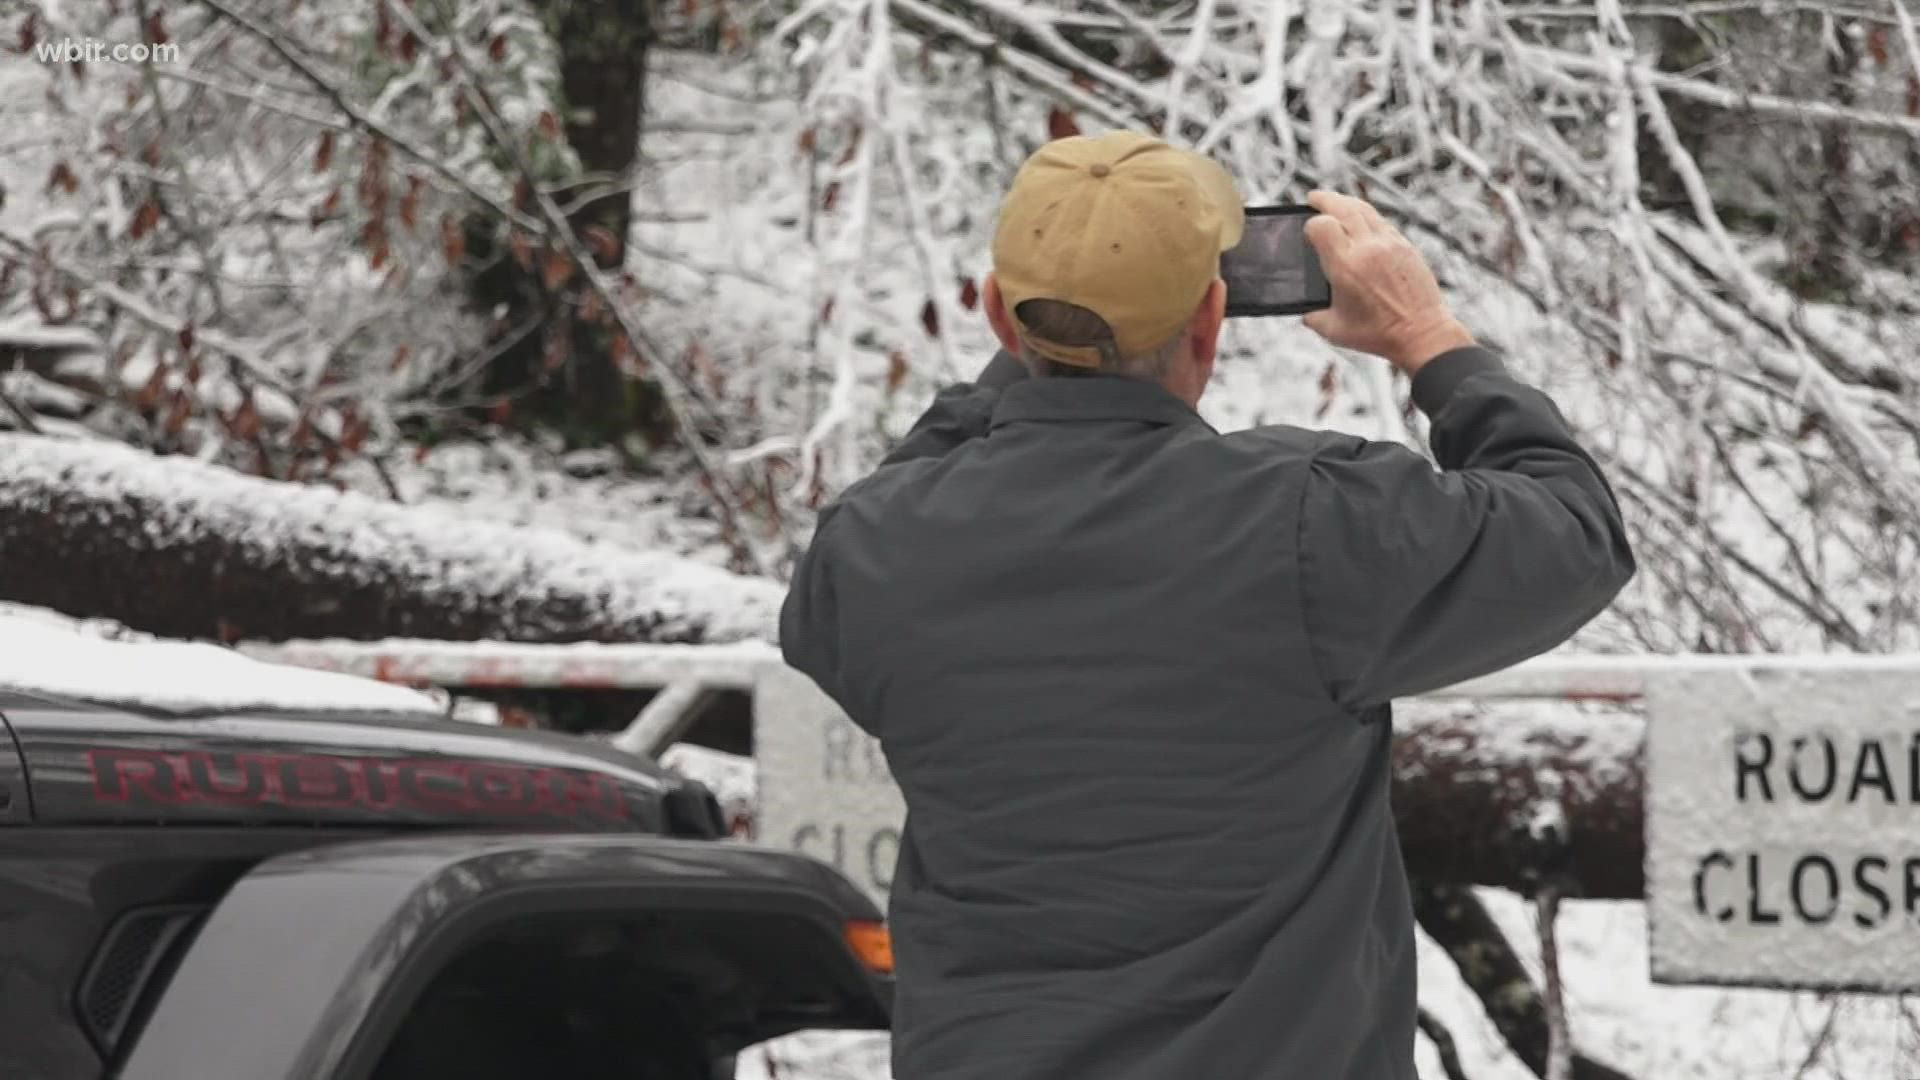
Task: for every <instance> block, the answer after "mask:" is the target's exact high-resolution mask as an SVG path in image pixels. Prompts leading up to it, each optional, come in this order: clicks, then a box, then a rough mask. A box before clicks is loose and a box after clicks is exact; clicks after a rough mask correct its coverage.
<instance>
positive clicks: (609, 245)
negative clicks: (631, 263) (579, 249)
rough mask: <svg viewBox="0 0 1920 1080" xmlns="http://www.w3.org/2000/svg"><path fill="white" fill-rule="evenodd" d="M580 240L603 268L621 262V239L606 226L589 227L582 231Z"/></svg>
mask: <svg viewBox="0 0 1920 1080" xmlns="http://www.w3.org/2000/svg"><path fill="white" fill-rule="evenodd" d="M580 238H581V239H582V240H584V241H585V242H586V245H587V250H588V251H591V252H593V257H594V259H595V261H597V262H598V263H599V264H600V265H601V266H612V265H614V264H616V263H618V262H619V261H620V238H619V237H617V236H615V235H613V230H612V229H609V228H607V227H606V226H605V225H589V226H587V227H586V228H584V229H582V230H580Z"/></svg>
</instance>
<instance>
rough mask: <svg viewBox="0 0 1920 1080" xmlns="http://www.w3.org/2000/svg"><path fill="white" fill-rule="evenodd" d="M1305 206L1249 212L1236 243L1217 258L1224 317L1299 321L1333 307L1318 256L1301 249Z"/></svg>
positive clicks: (1303, 246)
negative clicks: (1292, 317)
mask: <svg viewBox="0 0 1920 1080" xmlns="http://www.w3.org/2000/svg"><path fill="white" fill-rule="evenodd" d="M1317 212H1318V211H1316V210H1314V209H1313V207H1311V206H1291V205H1290V206H1249V207H1247V210H1246V228H1245V229H1244V230H1243V231H1242V233H1241V235H1240V243H1239V244H1237V245H1236V246H1234V247H1233V248H1231V249H1229V250H1228V251H1226V252H1223V253H1222V254H1221V256H1220V277H1221V278H1222V279H1224V280H1225V281H1226V283H1227V314H1228V315H1301V314H1304V313H1306V312H1309V311H1318V310H1320V309H1321V308H1324V307H1328V306H1330V305H1331V304H1332V303H1333V289H1332V288H1331V287H1330V286H1329V285H1328V284H1327V275H1326V271H1324V270H1322V269H1321V267H1320V256H1319V255H1317V254H1316V253H1315V252H1314V250H1313V245H1311V244H1309V243H1307V236H1306V225H1307V219H1308V218H1310V217H1312V216H1314V214H1316V213H1317Z"/></svg>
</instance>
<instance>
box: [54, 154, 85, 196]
mask: <svg viewBox="0 0 1920 1080" xmlns="http://www.w3.org/2000/svg"><path fill="white" fill-rule="evenodd" d="M79 186H80V178H79V177H77V176H75V175H74V174H73V169H72V168H70V167H69V166H68V165H67V163H66V162H64V161H61V162H56V163H55V164H54V166H53V169H52V171H51V172H49V173H47V194H49V195H51V194H53V192H54V190H55V189H56V188H57V189H59V190H60V191H63V192H65V193H66V194H68V195H71V194H73V193H74V190H75V189H76V188H78V187H79Z"/></svg>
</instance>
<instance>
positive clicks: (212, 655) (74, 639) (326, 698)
mask: <svg viewBox="0 0 1920 1080" xmlns="http://www.w3.org/2000/svg"><path fill="white" fill-rule="evenodd" d="M0 690H15V691H20V692H23V693H29V694H42V695H47V696H51V697H61V698H70V699H75V700H79V701H88V702H94V703H97V704H101V705H116V706H122V707H128V708H140V709H151V710H158V711H161V712H169V713H186V712H208V711H236V712H237V711H259V710H273V711H279V710H291V709H299V710H321V711H330V712H331V711H353V712H377V713H395V714H403V715H411V716H427V717H438V716H441V715H444V713H445V709H444V707H443V706H442V705H441V704H440V702H439V701H437V700H435V698H434V697H433V696H431V695H428V694H423V693H419V692H416V691H413V690H408V689H405V688H403V687H398V686H391V685H389V684H387V683H380V682H374V681H373V680H371V679H359V678H354V677H353V676H350V675H335V674H332V673H330V672H323V671H311V670H308V669H306V668H295V667H285V666H281V665H278V664H264V663H261V662H259V661H257V660H251V659H249V658H247V657H245V656H242V655H240V654H239V653H236V652H234V651H232V650H230V649H223V648H220V647H219V646H216V645H199V644H190V643H186V642H178V641H162V640H159V639H155V638H150V637H147V636H145V635H137V636H129V637H125V638H121V639H117V640H116V639H114V638H109V637H104V636H101V629H100V626H99V624H83V623H77V622H74V621H72V620H67V619H63V618H61V617H59V616H56V615H52V614H50V613H46V612H39V611H36V610H35V609H31V608H23V607H20V606H18V605H12V604H0Z"/></svg>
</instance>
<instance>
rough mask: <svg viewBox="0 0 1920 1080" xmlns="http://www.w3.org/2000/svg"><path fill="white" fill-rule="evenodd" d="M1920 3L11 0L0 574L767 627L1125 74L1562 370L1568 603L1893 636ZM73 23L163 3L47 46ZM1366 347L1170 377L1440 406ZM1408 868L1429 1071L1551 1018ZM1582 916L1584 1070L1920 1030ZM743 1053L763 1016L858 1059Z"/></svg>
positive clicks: (586, 707)
mask: <svg viewBox="0 0 1920 1080" xmlns="http://www.w3.org/2000/svg"><path fill="white" fill-rule="evenodd" d="M1915 18H1916V17H1915V16H1914V15H1913V14H1912V13H1911V11H1910V10H1909V6H1908V4H1907V2H1906V0H1860V2H1858V3H1851V4H1844V3H1826V2H1815V0H1801V2H1795V0H1670V2H1665V3H1627V2H1623V0H1595V2H1591V3H1588V2H1558V0H1544V2H1533V3H1522V2H1507V0H1399V2H1388V0H1265V2H1261V3H1241V2H1237V0H1063V2H1059V3H1042V2H1038V0H756V2H740V0H660V2H654V0H644V2H643V0H619V2H605V3H595V2H592V0H463V2H459V3H455V2H453V0H167V2H164V3H162V2H160V0H0V47H3V48H4V51H0V600H4V601H10V602H14V603H18V604H23V605H30V606H33V607H36V608H45V609H53V610H56V611H59V612H63V613H66V614H68V615H72V616H83V617H89V618H105V619H111V620H114V621H116V622H117V623H120V624H124V625H125V626H128V627H131V628H133V629H135V630H141V631H148V632H153V633H158V634H165V635H170V636H175V637H190V638H203V639H212V640H221V641H229V642H231V641H237V640H242V639H251V640H280V639H289V638H313V637H352V638H381V637H387V636H410V637H431V638H452V639H476V638H500V639H508V640H519V641H571V640H603V641H663V642H670V641H687V642H702V641H708V642H717V641H729V640H739V639H747V638H770V637H771V636H772V633H773V613H774V611H775V610H776V609H777V605H778V601H779V596H780V593H781V588H780V584H779V583H780V581H781V579H782V577H783V575H784V574H785V572H786V570H787V568H788V567H789V566H790V565H791V562H792V560H793V557H794V555H795V553H796V552H797V551H798V550H800V549H801V548H802V547H803V546H804V544H805V543H806V541H807V538H808V535H809V532H810V529H811V520H812V512H813V510H814V509H815V508H816V507H818V506H819V505H820V503H821V502H822V500H823V499H825V498H827V497H830V496H831V495H832V493H833V492H835V491H837V490H838V489H839V488H840V487H842V486H844V485H845V484H846V483H848V482H850V481H851V480H852V479H854V478H856V477H858V476H860V475H861V474H862V472H863V470H864V469H866V468H867V467H869V466H870V465H871V464H872V463H873V462H874V461H875V460H876V458H877V456H878V455H879V454H880V453H881V452H883V450H884V448H885V447H886V446H887V445H888V444H889V442H890V440H891V439H893V438H896V437H897V436H898V435H899V434H900V433H901V432H902V431H903V430H904V428H905V426H906V425H907V424H908V423H909V422H910V421H911V419H912V418H913V416H914V415H916V414H917V412H918V410H919V409H920V408H921V407H922V406H923V405H924V403H925V402H926V400H927V398H928V397H929V396H930V394H931V393H932V391H933V390H934V388H936V387H937V386H939V385H940V384H942V383H944V382H947V381H952V380H955V379H960V378H966V377H970V376H971V374H972V373H973V372H974V371H975V370H977V368H978V367H979V366H980V365H981V364H982V363H983V362H984V361H985V360H986V358H987V357H988V355H989V351H990V339H989V336H988V334H987V331H986V327H985V322H984V319H983V318H981V316H980V314H979V313H978V311H977V310H976V305H977V301H978V289H977V281H978V278H979V277H980V275H981V274H983V273H984V271H985V270H986V268H987V263H986V258H987V237H988V235H989V232H990V230H991V226H992V220H993V211H994V207H995V206H996V204H997V200H998V196H999V193H1000V191H1001V189H1002V187H1003V186H1004V184H1005V182H1006V181H1007V179H1008V178H1009V177H1010V175H1011V173H1012V170H1013V168H1014V167H1015V166H1016V165H1017V164H1018V162H1019V161H1020V160H1021V159H1022V158H1023V157H1024V156H1025V155H1026V154H1027V153H1028V152H1030V151H1031V150H1032V149H1034V148H1035V147H1036V146H1038V145H1039V144H1040V143H1041V142H1043V141H1045V140H1046V139H1048V138H1050V137H1056V136H1059V135H1063V134H1069V133H1073V132H1076V131H1086V132H1093V131H1098V130H1105V129H1108V128H1111V127H1122V126H1123V127H1132V128H1146V129H1151V130H1155V131H1159V132H1162V133H1164V134H1165V135H1166V136H1167V137H1169V138H1172V139H1175V140H1178V141H1181V142H1184V143H1188V144H1191V145H1194V146H1197V147H1199V148H1201V149H1203V150H1205V151H1207V152H1209V153H1212V154H1214V155H1216V156H1217V157H1218V158H1219V159H1220V160H1221V161H1222V162H1223V163H1225V164H1226V165H1228V167H1229V169H1230V170H1231V171H1232V172H1233V173H1234V174H1235V175H1236V177H1237V178H1238V179H1239V182H1240V184H1241V186H1242V190H1243V193H1244V194H1245V195H1246V197H1247V198H1248V201H1249V202H1254V203H1263V202H1279V201H1298V200H1299V199H1300V198H1301V197H1302V196H1303V195H1304V193H1305V192H1306V190H1308V189H1309V188H1311V187H1316V186H1321V187H1332V188H1337V189H1341V190H1347V191H1351V192H1354V193H1357V194H1361V195H1364V196H1365V197H1367V198H1369V199H1371V200H1373V201H1374V202H1375V203H1376V204H1377V205H1378V206H1380V207H1381V209H1382V211H1383V212H1384V213H1386V214H1387V216H1388V217H1389V218H1390V219H1392V220H1394V221H1395V222H1396V223H1398V224H1399V225H1400V226H1401V227H1402V228H1403V229H1404V230H1405V231H1407V232H1408V233H1409V235H1411V236H1412V237H1413V238H1414V240H1415V242H1416V243H1417V244H1419V245H1420V246H1421V247H1422V249H1423V250H1425V251H1426V252H1427V253H1428V255H1429V256H1430V257H1431V258H1432V259H1433V260H1434V261H1435V264H1436V266H1437V268H1438V269H1439V271H1440V273H1441V276H1442V279H1443V283H1444V284H1445V285H1446V287H1447V288H1448V290H1449V293H1450V295H1451V296H1452V297H1453V299H1454V300H1455V302H1456V304H1457V306H1458V307H1459V309H1460V311H1461V313H1462V315H1463V317H1464V319H1465V321H1466V322H1467V323H1468V324H1469V325H1470V326H1471V327H1473V328H1474V329H1475V330H1476V332H1477V333H1479V334H1480V335H1481V336H1482V338H1483V339H1484V340H1486V341H1488V342H1489V343H1492V344H1494V345H1497V346H1499V347H1502V348H1504V349H1506V350H1507V351H1508V352H1509V353H1510V355H1511V358H1512V362H1513V364H1514V365H1515V366H1516V367H1517V368H1518V369H1520V370H1521V371H1522V372H1523V373H1524V374H1525V375H1526V376H1527V377H1529V378H1530V379H1531V380H1533V381H1535V382H1537V383H1538V384H1540V385H1542V386H1543V387H1545V388H1546V389H1548V390H1549V391H1550V392H1551V393H1552V394H1553V395H1554V396H1555V398H1556V399H1557V401H1558V402H1559V403H1560V404H1561V406H1562V407H1563V409H1564V410H1565V411H1566V412H1567V413H1568V415H1569V417H1570V418H1571V419H1572V420H1573V421H1574V422H1575V424H1576V425H1577V426H1578V427H1579V429H1580V430H1581V431H1582V432H1583V434H1584V436H1585V438H1586V439H1587V441H1588V445H1590V446H1591V447H1593V448H1594V450H1595V452H1596V453H1597V454H1598V455H1599V456H1600V458H1601V459H1602V461H1603V462H1604V464H1605V465H1606V467H1607V470H1608V475H1609V477H1610V478H1612V479H1613V481H1614V483H1615V485H1616V487H1617V489H1618V491H1619V494H1620V496H1621V497H1622V499H1623V501H1624V503H1625V507H1626V512H1627V514H1628V517H1629V523H1630V525H1631V527H1632V529H1633V531H1634V537H1635V542H1636V549H1637V551H1638V553H1639V555H1640V566H1641V571H1640V574H1639V576H1638V577H1637V579H1636V580H1635V582H1634V583H1633V585H1632V586H1631V587H1630V588H1629V589H1628V591H1627V593H1626V594H1625V595H1623V596H1622V598H1621V599H1620V601H1619V602H1618V603H1617V604H1616V605H1615V607H1614V608H1613V610H1611V611H1610V612H1609V613H1608V614H1607V615H1605V616H1604V617H1602V618H1601V619H1600V620H1598V621H1597V622H1596V623H1594V624H1593V625H1592V626H1591V627H1589V628H1588V629H1587V630H1586V631H1584V632H1583V633H1582V635H1581V637H1580V638H1579V639H1578V640H1577V641H1576V642H1575V643H1574V644H1573V648H1575V649H1577V650H1579V651H1586V652H1651V653H1679V652H1710V653H1711V652H1773V651H1797V652H1828V651H1834V652H1884V651H1911V650H1917V649H1920V608H1917V607H1916V604H1917V602H1920V573H1916V561H1920V389H1917V388H1916V380H1920V366H1917V365H1916V364H1915V362H1914V360H1913V349H1914V346H1913V342H1914V341H1915V340H1916V331H1920V194H1916V192H1917V191H1920V188H1916V183H1917V182H1920V25H1917V24H1916V21H1915ZM65 39H75V40H95V41H102V42H106V43H110V44H112V43H138V42H148V43H170V44H177V45H178V46H179V47H180V50H181V56H180V58H179V59H178V60H177V61H173V62H148V63H139V64H124V65H112V64H105V63H85V64H73V63H49V62H46V61H44V60H42V59H40V58H39V57H38V56H37V55H36V48H37V47H39V46H42V45H45V44H48V43H58V42H60V41H63V40H65ZM1406 390H1407V388H1406V386H1405V384H1404V380H1401V379H1399V378H1398V377H1397V376H1394V375H1392V374H1390V372H1389V371H1388V369H1387V368H1386V366H1385V365H1384V364H1381V363H1379V362H1377V361H1373V360H1369V359H1367V358H1361V357H1354V356H1348V355H1344V354H1340V353H1337V352H1336V351H1334V350H1331V349H1329V348H1328V347H1326V346H1325V345H1324V344H1322V343H1321V342H1319V340H1318V339H1317V338H1315V337H1314V336H1313V335H1311V334H1310V333H1308V332H1306V331H1305V330H1304V329H1302V328H1300V327H1299V326H1298V324H1297V323H1296V322H1294V321H1293V320H1247V321H1240V322H1236V323H1234V324H1231V325H1230V326H1229V329H1228V352H1227V355H1226V356H1225V357H1224V358H1223V362H1222V365H1221V369H1220V375H1219V378H1218V381H1217V383H1216V386H1215V388H1214V389H1213V390H1212V391H1211V393H1210V395H1209V397H1208V399H1207V401H1206V402H1204V403H1203V406H1202V411H1203V413H1205V414H1207V415H1208V417H1209V419H1211V420H1213V421H1214V422H1215V424H1216V425H1217V426H1220V427H1222V428H1237V427H1241V426H1246V425H1249V424H1259V423H1282V422H1284V423H1298V424H1308V425H1322V426H1330V427H1339V428H1344V429H1347V430H1351V431H1355V432H1358V433H1360V434H1365V435H1369V436H1372V437H1377V438H1385V439H1393V440H1399V441H1404V442H1407V443H1408V444H1409V445H1413V446H1416V447H1423V439H1424V434H1425V432H1424V429H1423V421H1422V418H1421V417H1420V415H1419V414H1418V413H1417V412H1416V411H1415V410H1413V409H1412V408H1411V406H1410V404H1409V402H1408V398H1407V393H1406ZM501 704H502V705H503V706H504V707H506V708H508V709H510V710H512V714H513V715H514V716H517V717H519V719H518V720H517V721H516V722H524V723H538V724H542V725H547V726H555V727H563V728H569V729H572V730H587V729H593V728H604V727H607V726H610V725H612V724H613V723H614V722H615V721H616V719H617V720H618V721H620V722H624V719H625V718H626V717H627V716H630V715H631V711H632V702H630V701H626V702H623V701H619V700H607V701H585V702H583V701H580V700H577V699H567V700H559V699H553V698H542V697H539V696H537V695H526V696H522V697H519V698H502V699H501ZM622 710H624V713H623V712H622ZM1546 722H1548V723H1549V724H1551V722H1552V717H1548V718H1547V721H1546ZM1425 887H1426V888H1427V892H1426V893H1425V894H1424V895H1425V896H1426V898H1427V900H1428V901H1429V904H1428V908H1429V910H1428V911H1426V912H1423V917H1422V922H1423V927H1425V928H1426V929H1427V930H1428V934H1429V936H1427V937H1424V938H1423V944H1422V949H1423V953H1422V976H1423V983H1424V985H1423V1004H1424V1006H1425V1008H1426V1010H1427V1013H1428V1015H1427V1017H1426V1018H1425V1022H1424V1023H1423V1031H1424V1034H1423V1036H1422V1041H1421V1046H1420V1052H1421V1059H1420V1060H1421V1065H1422V1069H1423V1075H1426V1074H1430V1075H1432V1076H1436V1077H1437V1076H1452V1077H1458V1076H1466V1077H1472V1078H1474V1080H1487V1078H1502V1077H1513V1078H1519V1077H1526V1076H1530V1075H1539V1074H1542V1073H1543V1071H1544V1069H1545V1067H1546V1065H1545V1061H1544V1057H1545V1052H1544V1047H1545V1020H1544V1019H1543V1017H1542V1012H1541V1008H1542V1006H1541V1000H1540V995H1539V994H1538V993H1537V992H1536V990H1535V986H1536V985H1538V983H1539V980H1540V971H1539V961H1538V947H1537V942H1536V940H1535V938H1534V936H1533V933H1532V916H1531V914H1530V910H1529V907H1528V905H1527V904H1526V903H1525V902H1524V901H1522V900H1521V899H1520V898H1519V897H1518V895H1517V894H1516V893H1514V892H1512V891H1508V890H1495V889H1485V888H1483V889H1478V890H1472V889H1466V888H1463V887H1456V886H1450V885H1447V884H1444V883H1440V882H1433V883H1429V885H1428V886H1425ZM1429 915H1430V916H1431V919H1429ZM1563 922H1564V926H1565V928H1564V930H1563V941H1562V948H1563V949H1564V950H1565V955H1564V956H1563V957H1562V960H1561V963H1562V967H1563V969H1565V973H1566V976H1567V977H1566V987H1567V994H1568V997H1569V1009H1568V1012H1569V1014H1570V1016H1571V1018H1572V1022H1573V1024H1574V1032H1575V1036H1576V1041H1577V1042H1578V1045H1579V1048H1580V1050H1581V1054H1582V1056H1581V1057H1580V1059H1579V1060H1578V1061H1576V1063H1575V1066H1574V1071H1573V1075H1575V1076H1582V1077H1612V1076H1619V1075H1627V1076H1633V1077H1637V1078H1650V1077H1668V1076H1676V1077H1677V1076H1698V1077H1715V1078H1720V1077H1727V1078H1731V1077H1759V1076H1768V1077H1773V1076H1795V1077H1800V1076H1808V1077H1813V1076H1826V1077H1868V1076H1872V1077H1885V1076H1893V1075H1896V1074H1897V1073H1899V1071H1900V1070H1901V1069H1902V1068H1905V1069H1906V1071H1907V1072H1908V1073H1911V1072H1912V1071H1913V1069H1912V1068H1911V1066H1912V1065H1913V1064H1914V1063H1915V1062H1917V1061H1920V1012H1916V1011H1915V1010H1914V1008H1913V1006H1912V1005H1911V1004H1910V1003H1909V1002H1908V1001H1906V1000H1904V999H1895V998H1866V997H1852V996H1848V995H1810V994H1784V993H1765V992H1758V991H1721V990H1704V989H1701V990H1691V989H1689V990H1675V989H1665V988H1653V987H1650V986H1648V985H1647V983H1646V979H1645V971H1646V964H1645V936H1644V923H1643V921H1642V920H1641V916H1640V913H1639V906H1638V905H1637V904H1632V903H1626V902H1602V901H1575V902H1573V903H1571V904H1570V905H1569V907H1568V909H1567V910H1566V911H1565V912H1564V914H1563ZM1449 927H1450V928H1451V929H1452V930H1453V931H1457V932H1458V934H1459V935H1460V936H1459V937H1458V938H1457V939H1456V938H1449V937H1447V936H1446V935H1445V934H1444V933H1442V934H1441V936H1440V937H1439V938H1436V937H1435V936H1433V935H1434V934H1436V933H1440V932H1441V930H1443V929H1445V928H1449ZM1442 942H1445V943H1444V944H1443V943H1442ZM783 1052H784V1053H786V1054H787V1055H788V1057H787V1058H776V1057H775V1056H773V1055H772V1054H771V1053H769V1054H768V1055H763V1057H762V1058H760V1059H754V1060H750V1061H748V1062H746V1063H745V1067H746V1068H750V1069H751V1068H760V1069H762V1070H765V1071H768V1072H770V1073H771V1074H773V1075H781V1076H795V1075H817V1076H827V1075H851V1076H883V1075H885V1073H884V1054H883V1053H882V1052H880V1051H877V1050H876V1049H875V1048H874V1047H873V1046H872V1045H854V1046H848V1045H846V1044H844V1043H831V1042H821V1041H819V1040H814V1041H807V1040H801V1041H800V1042H799V1043H798V1044H796V1045H795V1046H792V1047H788V1048H786V1049H785V1050H784V1051H783ZM1603 1062H1604V1064H1602V1063H1603Z"/></svg>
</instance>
